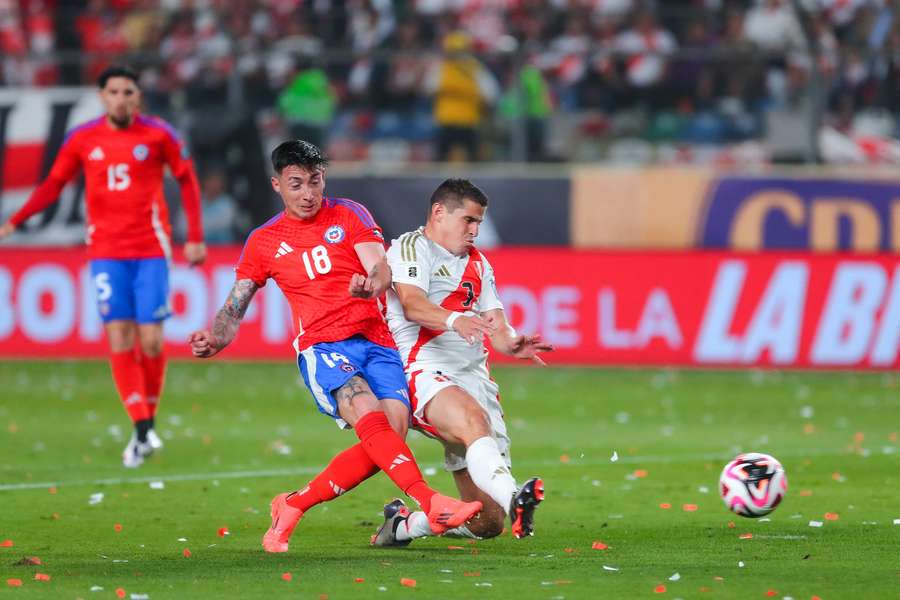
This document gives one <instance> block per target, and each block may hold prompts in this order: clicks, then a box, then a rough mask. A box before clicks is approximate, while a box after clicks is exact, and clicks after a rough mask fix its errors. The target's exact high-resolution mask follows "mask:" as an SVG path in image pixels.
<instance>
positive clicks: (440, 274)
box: [433, 265, 453, 277]
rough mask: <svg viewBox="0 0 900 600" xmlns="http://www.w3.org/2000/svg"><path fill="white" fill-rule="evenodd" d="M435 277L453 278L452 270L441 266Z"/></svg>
mask: <svg viewBox="0 0 900 600" xmlns="http://www.w3.org/2000/svg"><path fill="white" fill-rule="evenodd" d="M433 277H453V275H451V274H450V270H449V269H447V267H446V266H444V265H441V268H440V269H438V270H437V271H435V272H434V275H433Z"/></svg>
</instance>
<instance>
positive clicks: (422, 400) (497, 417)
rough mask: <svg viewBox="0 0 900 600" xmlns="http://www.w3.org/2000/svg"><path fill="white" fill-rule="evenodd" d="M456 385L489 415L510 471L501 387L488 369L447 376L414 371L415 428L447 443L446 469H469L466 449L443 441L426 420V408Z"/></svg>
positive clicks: (440, 372)
mask: <svg viewBox="0 0 900 600" xmlns="http://www.w3.org/2000/svg"><path fill="white" fill-rule="evenodd" d="M454 385H455V386H457V387H459V388H462V389H463V390H465V391H466V392H467V393H468V394H469V395H470V396H472V397H473V398H474V399H475V401H476V402H478V404H479V405H480V406H481V407H482V408H483V409H484V410H485V412H487V414H488V417H489V418H490V421H491V437H492V438H494V440H495V441H496V442H497V446H498V447H499V448H500V454H501V455H502V456H503V458H504V460H505V461H506V466H507V467H510V468H511V467H512V462H511V459H510V455H509V436H508V435H507V433H506V423H505V422H504V421H503V408H502V407H501V406H500V395H499V391H500V388H499V387H498V386H497V384H496V383H495V382H494V381H493V380H491V378H490V375H489V374H488V372H487V369H484V368H480V369H478V370H475V371H467V372H461V373H448V372H447V371H444V370H431V369H427V368H426V369H418V368H411V369H410V375H409V391H410V403H411V404H412V411H413V412H412V423H413V427H415V428H416V429H417V430H419V431H421V432H422V433H424V434H426V435H428V436H430V437H433V438H435V439H437V440H440V441H441V443H443V444H444V468H446V469H447V470H448V471H451V472H452V471H460V470H462V469H465V468H466V448H465V446H462V445H461V444H451V443H449V442H446V441H444V440H443V439H441V436H440V434H438V432H437V430H436V429H435V428H434V427H433V426H432V425H431V424H430V423H428V422H427V420H426V418H425V407H426V406H428V403H429V402H431V400H432V399H433V398H434V397H435V396H436V395H437V393H438V392H439V391H441V390H442V389H444V388H448V387H450V386H454Z"/></svg>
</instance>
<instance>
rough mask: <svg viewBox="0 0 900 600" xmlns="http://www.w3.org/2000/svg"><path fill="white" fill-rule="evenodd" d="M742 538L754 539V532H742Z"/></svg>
mask: <svg viewBox="0 0 900 600" xmlns="http://www.w3.org/2000/svg"><path fill="white" fill-rule="evenodd" d="M740 538H741V539H742V540H752V539H753V534H752V533H742V534H741V535H740Z"/></svg>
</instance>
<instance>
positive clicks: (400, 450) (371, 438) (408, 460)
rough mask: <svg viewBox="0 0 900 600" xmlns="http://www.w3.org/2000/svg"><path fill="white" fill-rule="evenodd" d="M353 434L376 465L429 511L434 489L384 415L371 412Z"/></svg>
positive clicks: (358, 422)
mask: <svg viewBox="0 0 900 600" xmlns="http://www.w3.org/2000/svg"><path fill="white" fill-rule="evenodd" d="M356 435H357V437H358V438H359V439H360V441H361V442H362V444H360V445H361V446H362V447H363V449H364V450H365V452H366V454H368V456H369V458H370V459H372V462H374V463H375V464H376V465H378V467H379V468H380V469H381V470H382V471H384V472H385V474H386V475H387V476H388V477H390V478H391V480H392V481H393V482H394V483H396V484H397V487H399V488H400V489H401V490H403V493H405V494H406V495H408V496H411V497H412V498H414V499H415V501H416V502H418V503H419V506H421V507H422V510H424V511H425V512H426V513H427V512H428V511H430V510H431V497H432V496H434V494H435V491H434V490H432V489H431V488H430V487H428V485H427V484H426V483H425V479H424V478H423V477H422V473H421V471H419V465H418V464H416V459H415V458H413V454H412V451H410V449H409V446H407V445H406V442H404V441H403V440H402V439H401V438H400V436H399V435H397V432H396V431H394V430H393V429H392V428H391V424H390V422H388V419H387V416H386V415H385V414H384V413H383V412H381V411H376V412H371V413H369V414H367V415H366V416H364V417H363V418H362V419H360V420H359V421H357V423H356Z"/></svg>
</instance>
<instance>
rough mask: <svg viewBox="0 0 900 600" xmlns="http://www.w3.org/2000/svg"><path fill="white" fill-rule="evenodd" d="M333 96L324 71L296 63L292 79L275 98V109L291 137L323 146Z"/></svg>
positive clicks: (332, 115) (332, 110) (303, 63)
mask: <svg viewBox="0 0 900 600" xmlns="http://www.w3.org/2000/svg"><path fill="white" fill-rule="evenodd" d="M336 104H337V97H336V96H335V93H334V91H333V90H332V89H331V84H330V83H329V81H328V76H327V75H326V74H325V71H323V70H322V69H320V68H318V67H314V66H312V65H311V64H308V62H304V61H298V64H297V68H296V70H295V74H294V76H293V78H291V79H290V83H289V84H288V86H287V87H286V88H285V89H284V90H283V91H282V92H281V93H280V94H279V95H278V110H279V112H280V114H281V116H282V118H283V119H284V120H285V122H286V123H287V126H288V129H289V130H290V133H291V137H293V138H295V139H300V140H306V141H308V142H311V143H313V144H315V145H316V146H320V147H321V146H323V145H324V143H325V134H326V129H327V127H328V125H329V124H330V123H331V121H332V119H333V118H334V111H335V107H336Z"/></svg>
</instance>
